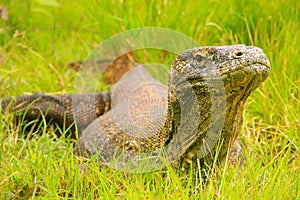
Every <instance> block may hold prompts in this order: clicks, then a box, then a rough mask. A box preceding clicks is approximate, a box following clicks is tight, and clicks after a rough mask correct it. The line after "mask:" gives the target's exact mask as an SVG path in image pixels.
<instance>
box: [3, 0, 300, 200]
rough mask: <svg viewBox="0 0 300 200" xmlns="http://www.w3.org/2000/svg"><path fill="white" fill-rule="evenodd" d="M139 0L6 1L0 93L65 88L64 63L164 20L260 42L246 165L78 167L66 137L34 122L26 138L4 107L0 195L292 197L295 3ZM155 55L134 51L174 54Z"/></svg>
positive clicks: (224, 39) (299, 186)
mask: <svg viewBox="0 0 300 200" xmlns="http://www.w3.org/2000/svg"><path fill="white" fill-rule="evenodd" d="M146 2H147V3H143V2H142V1H100V0H89V1H86V2H85V3H80V1H78V2H74V1H70V0H67V1H58V0H57V1H55V0H51V1H46V0H33V1H23V0H4V2H3V5H5V7H6V8H7V10H8V14H9V20H8V21H4V20H1V19H0V66H1V67H0V90H1V93H0V97H7V96H16V95H22V94H28V93H34V92H37V91H43V92H47V93H51V94H63V93H71V92H72V91H73V85H74V78H75V77H76V73H75V72H74V71H72V70H70V69H68V68H67V67H66V66H67V64H68V63H69V62H72V61H77V60H84V59H85V58H86V57H87V56H88V54H89V53H90V52H91V51H92V50H93V49H94V47H96V46H97V45H98V44H99V43H100V42H102V41H104V40H105V39H107V38H109V37H111V36H112V35H114V34H117V33H119V32H122V31H126V30H130V29H133V28H141V27H152V26H155V27H164V28H169V29H172V30H176V31H179V32H182V33H184V34H186V35H188V36H190V37H191V38H193V39H194V40H196V41H198V42H199V43H200V44H201V45H230V44H236V43H244V44H247V45H255V46H259V47H261V48H262V49H263V50H264V51H265V53H266V54H267V56H268V57H269V59H270V62H271V64H272V71H271V73H270V77H269V79H268V80H267V81H266V82H265V83H264V84H263V85H262V86H260V87H259V89H258V90H256V91H255V92H254V93H253V94H252V95H251V97H250V99H249V100H248V103H247V107H246V113H245V123H244V124H245V126H244V128H243V130H242V135H241V139H242V141H243V143H244V145H245V146H246V152H245V155H246V166H245V167H244V168H242V169H235V168H233V167H231V166H228V165H225V166H216V167H215V168H214V169H213V171H211V172H210V173H209V174H208V176H209V179H210V181H209V182H208V183H207V184H201V178H200V177H201V176H199V174H197V173H195V172H193V171H191V172H188V173H181V172H176V171H175V170H174V169H172V168H168V169H165V170H162V171H157V172H153V173H145V174H126V173H122V172H119V171H114V170H112V169H110V168H99V166H98V165H97V162H96V161H95V160H94V159H91V160H89V163H90V170H89V171H87V172H86V173H85V174H81V172H80V170H79V169H78V167H77V166H78V164H79V163H80V161H79V160H78V159H77V158H75V157H74V155H73V143H72V142H71V140H70V139H69V138H66V137H61V138H56V137H55V136H54V134H53V131H52V130H51V129H45V127H41V130H42V132H43V133H44V134H43V135H41V136H37V135H34V136H33V137H31V139H27V138H25V137H24V133H22V129H20V126H16V125H14V124H13V123H12V117H11V116H10V115H9V114H5V115H4V114H0V119H1V120H0V132H1V136H0V196H1V198H2V199H11V198H12V199H19V198H24V199H28V198H47V199H49V198H66V199H67V198H76V199H77V198H78V199H86V198H88V199H114V198H117V199H240V198H242V199H299V198H300V175H299V174H300V173H299V163H300V158H299V151H300V150H299V148H300V145H299V144H300V137H299V135H300V121H299V119H300V116H299V111H300V100H299V99H300V67H299V64H300V58H299V55H300V48H299V46H300V38H299V30H300V24H299V23H300V1H297V0H294V1H293V0H290V1H279V0H275V1H272V2H270V1H262V0H254V1H237V0H229V1H217V0H208V1H202V2H201V1H183V0H179V1H177V2H176V1H151V0H149V1H146ZM163 55H164V52H161V54H160V53H159V52H156V51H154V52H153V53H152V54H151V52H144V51H142V52H138V53H137V60H138V61H141V62H156V63H164V64H167V65H170V64H171V61H172V59H173V57H172V56H170V57H168V56H167V58H166V57H165V56H163ZM32 134H34V133H32Z"/></svg>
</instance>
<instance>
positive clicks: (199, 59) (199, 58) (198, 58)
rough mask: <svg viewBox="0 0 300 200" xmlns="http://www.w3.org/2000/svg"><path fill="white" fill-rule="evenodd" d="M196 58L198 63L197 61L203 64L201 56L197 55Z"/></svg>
mask: <svg viewBox="0 0 300 200" xmlns="http://www.w3.org/2000/svg"><path fill="white" fill-rule="evenodd" d="M195 58H196V61H197V62H201V61H202V60H203V57H202V56H201V55H199V54H197V55H196V56H195Z"/></svg>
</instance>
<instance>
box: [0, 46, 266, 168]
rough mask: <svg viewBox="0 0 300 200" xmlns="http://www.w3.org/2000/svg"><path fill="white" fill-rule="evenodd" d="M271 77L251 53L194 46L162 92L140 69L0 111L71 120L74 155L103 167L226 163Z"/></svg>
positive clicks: (9, 101) (11, 101) (261, 57)
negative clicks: (249, 107)
mask: <svg viewBox="0 0 300 200" xmlns="http://www.w3.org/2000/svg"><path fill="white" fill-rule="evenodd" d="M269 71H270V63H269V60H268V59H267V57H266V55H265V54H264V53H263V51H262V50H261V49H260V48H257V47H253V46H245V45H233V46H203V47H195V48H193V49H188V50H185V51H183V52H182V53H181V54H179V55H178V56H177V58H176V59H175V61H174V63H173V64H172V67H171V70H170V72H169V80H168V81H169V82H168V87H167V86H165V85H163V84H161V83H160V82H159V81H157V80H155V79H154V78H152V77H151V76H150V75H149V74H148V72H147V70H146V69H145V68H144V67H143V66H138V67H136V68H134V69H133V70H131V71H130V72H128V73H127V74H126V75H125V76H124V77H123V78H122V79H121V80H120V81H119V82H118V83H117V84H115V85H114V86H113V87H112V89H111V90H110V92H107V93H94V94H68V95H62V96H50V95H46V94H43V93H36V94H33V95H28V96H20V97H17V98H12V97H11V98H5V99H2V102H1V106H2V109H3V110H4V111H10V112H12V111H16V110H18V111H20V112H18V113H19V114H21V115H26V116H25V119H27V120H32V119H37V118H40V117H41V115H44V116H45V119H46V121H47V122H50V121H51V122H54V123H56V124H58V125H59V126H61V127H63V126H66V127H68V126H70V125H72V124H73V123H74V121H75V124H76V127H77V131H78V132H79V141H78V142H77V144H76V147H75V154H76V155H84V156H92V155H96V156H97V158H98V159H99V161H100V163H102V164H103V165H108V166H112V167H114V168H119V169H122V168H123V167H128V169H131V170H134V169H135V167H137V166H138V165H142V164H143V165H144V164H145V163H146V164H147V162H145V163H143V162H144V161H148V164H150V165H149V166H150V167H149V169H146V168H145V170H152V169H156V167H157V166H160V165H162V163H163V162H164V159H160V158H161V157H163V158H165V160H166V159H167V160H168V161H170V162H173V161H176V162H173V163H176V166H177V165H178V166H182V167H187V166H189V165H188V164H189V163H192V162H194V161H196V160H197V159H199V160H200V161H201V163H203V162H202V161H205V162H206V163H211V162H212V161H213V160H214V159H215V158H218V159H220V160H222V159H223V158H224V157H226V155H227V152H228V150H229V149H230V148H231V147H232V146H233V144H234V142H235V141H236V138H237V136H238V134H239V133H240V131H241V127H242V122H243V110H244V106H245V102H246V100H247V98H248V96H249V95H250V93H251V92H252V91H253V90H255V89H256V88H257V87H258V86H259V85H260V84H261V83H262V82H263V81H264V80H265V79H266V78H267V77H268V74H269ZM116 158H117V159H116ZM142 161H143V162H142Z"/></svg>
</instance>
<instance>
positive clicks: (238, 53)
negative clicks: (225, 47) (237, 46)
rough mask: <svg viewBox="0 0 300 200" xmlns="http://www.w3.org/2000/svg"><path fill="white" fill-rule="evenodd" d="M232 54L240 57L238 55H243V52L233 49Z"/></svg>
mask: <svg viewBox="0 0 300 200" xmlns="http://www.w3.org/2000/svg"><path fill="white" fill-rule="evenodd" d="M233 54H234V55H235V56H237V57H240V56H242V55H243V53H242V52H240V51H235V52H233Z"/></svg>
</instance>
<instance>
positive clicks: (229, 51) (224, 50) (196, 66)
mask: <svg viewBox="0 0 300 200" xmlns="http://www.w3.org/2000/svg"><path fill="white" fill-rule="evenodd" d="M172 69H175V70H176V71H177V72H179V74H181V75H182V77H184V79H185V80H187V81H188V82H189V83H190V84H191V85H192V86H201V83H203V82H205V81H207V80H208V79H210V80H214V79H215V80H220V78H222V81H223V83H224V86H225V89H226V92H227V94H228V92H230V94H233V93H239V92H240V90H243V89H244V87H247V86H249V88H248V90H249V92H251V91H253V90H254V89H255V88H257V87H258V86H259V85H260V84H261V83H262V82H263V81H264V80H265V79H266V78H267V77H268V75H269V71H270V69H271V66H270V62H269V60H268V58H267V57H266V55H265V54H264V52H263V51H262V49H260V48H258V47H254V46H245V45H233V46H203V47H195V48H193V49H188V50H185V51H183V52H182V53H181V54H179V55H178V56H177V58H176V59H175V61H174V63H173V65H172ZM172 78H173V77H172V74H171V75H170V80H171V81H172ZM173 84H174V82H173ZM176 85H178V83H177V84H176ZM179 85H180V83H179Z"/></svg>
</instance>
